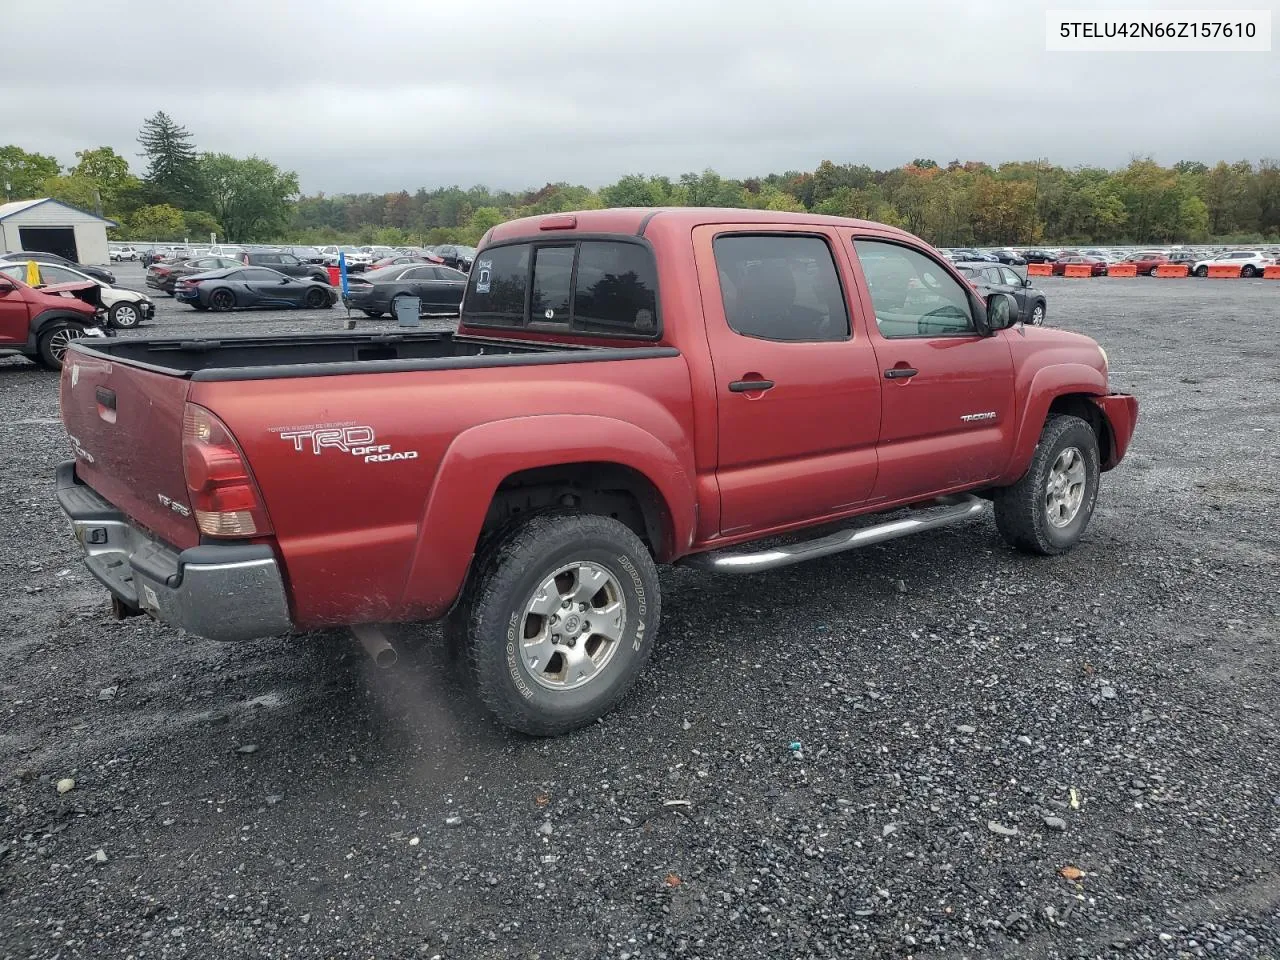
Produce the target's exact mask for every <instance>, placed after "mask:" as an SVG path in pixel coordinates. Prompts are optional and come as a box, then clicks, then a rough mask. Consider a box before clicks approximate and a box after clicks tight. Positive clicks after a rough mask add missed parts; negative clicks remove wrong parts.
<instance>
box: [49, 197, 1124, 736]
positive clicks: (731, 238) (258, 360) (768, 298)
mask: <svg viewBox="0 0 1280 960" xmlns="http://www.w3.org/2000/svg"><path fill="white" fill-rule="evenodd" d="M1016 316H1017V310H1016V305H1015V304H1014V303H1013V302H1012V300H1011V298H1010V297H1008V296H1007V295H1006V294H1001V293H992V294H991V295H990V296H989V297H988V298H987V299H986V300H985V301H984V300H983V298H982V297H981V296H980V295H979V294H978V293H977V292H976V291H975V290H974V289H973V288H972V287H970V286H969V285H968V284H967V283H966V282H965V281H964V279H963V278H961V277H960V275H959V274H958V273H957V272H956V270H955V269H954V268H953V267H952V266H951V265H950V264H948V263H947V262H946V261H945V260H944V259H943V258H942V257H941V256H940V255H939V254H938V253H937V251H935V250H934V249H932V248H931V247H929V246H928V245H927V244H925V243H924V242H922V241H921V240H919V239H917V238H916V237H914V236H911V235H910V234H907V233H905V232H903V231H901V230H898V229H895V228H892V227H888V226H883V225H880V224H876V223H868V222H862V221H855V220H846V219H841V218H835V217H824V216H818V215H808V214H792V213H775V212H768V211H759V210H714V209H656V210H652V209H651V210H634V209H633V210H592V211H584V212H579V213H573V214H554V215H547V216H541V217H533V218H528V219H522V220H515V221H512V222H509V223H505V224H502V225H501V226H498V227H495V228H493V229H492V230H490V231H489V232H488V234H486V236H485V237H484V238H483V240H482V242H481V246H480V249H479V251H478V252H477V253H476V256H475V263H474V265H473V267H472V270H471V274H470V277H469V278H468V284H467V290H466V293H465V297H464V300H463V304H462V310H461V317H460V322H459V325H458V328H457V330H456V331H454V332H446V333H440V332H404V333H398V332H392V333H377V334H370V333H364V334H354V333H353V334H343V333H336V334H326V335H306V336H298V337H287V338H286V337H281V338H272V337H250V338H236V339H209V340H159V339H157V340H135V339H129V340H114V341H99V342H94V343H88V342H86V341H79V342H77V343H74V344H73V345H72V346H71V348H70V352H69V355H68V362H67V363H66V365H65V367H64V369H63V374H62V381H61V401H62V414H63V419H64V421H65V424H66V428H67V432H68V433H69V434H70V435H71V437H72V440H71V447H72V450H73V452H74V454H75V459H74V460H73V461H69V462H67V463H65V464H63V465H62V466H61V467H60V468H59V471H58V476H57V497H58V500H59V502H60V504H61V507H62V509H63V510H64V511H65V513H66V514H67V516H68V517H69V518H70V521H71V524H72V529H73V531H74V535H75V536H76V538H77V539H78V540H79V542H80V544H81V545H82V547H83V550H84V552H85V555H86V562H87V563H88V567H89V569H90V571H92V573H93V574H94V576H95V577H97V579H98V580H100V581H101V582H102V583H103V585H105V586H106V588H107V589H108V590H109V591H110V594H111V596H112V598H113V604H114V607H115V612H116V614H117V615H120V616H124V615H129V614H134V613H139V612H143V613H147V614H150V615H151V616H153V617H157V618H159V619H161V620H163V621H166V622H168V623H171V624H174V625H176V626H179V627H182V628H184V629H186V630H188V631H190V632H191V633H194V634H197V635H200V636H203V637H208V638H211V639H215V640H224V641H239V640H249V639H252V638H255V637H265V636H271V635H277V634H281V633H285V632H287V631H290V630H306V629H311V628H321V627H335V626H350V627H351V628H352V630H353V632H354V633H355V634H356V636H357V637H359V638H360V640H361V641H362V642H363V643H364V645H365V647H366V648H367V649H368V650H369V651H370V653H371V654H373V655H374V656H375V659H376V660H377V661H378V662H379V663H385V662H389V661H392V660H394V659H395V654H394V648H393V647H391V646H390V644H389V641H388V640H387V638H386V636H385V634H384V633H383V632H382V628H381V625H383V624H387V623H394V622H405V621H424V620H443V621H444V622H445V629H444V631H443V636H444V637H445V638H446V640H447V642H449V643H451V644H456V645H458V647H459V648H461V650H462V651H463V652H464V653H465V656H466V657H467V658H468V660H469V663H470V667H471V671H470V672H471V676H472V677H473V679H474V683H475V685H476V688H477V691H478V694H479V696H480V698H481V700H482V701H483V702H484V704H485V705H486V706H487V707H488V708H489V710H490V711H492V713H493V714H494V715H495V716H496V717H497V718H498V719H499V720H501V721H502V722H503V723H505V724H507V725H509V726H510V727H513V728H515V729H517V730H521V731H525V732H527V733H531V734H540V735H547V734H557V733H562V732H564V731H567V730H571V729H573V728H575V727H579V726H582V725H583V724H586V723H589V722H591V721H593V720H595V719H596V718H598V717H600V716H601V715H603V714H604V713H605V712H606V711H608V710H609V709H610V708H612V707H613V706H614V705H615V704H616V703H617V702H618V700H619V698H621V697H622V696H623V694H624V693H625V692H626V691H627V689H628V687H630V686H631V684H632V682H633V681H634V680H635V678H636V676H637V674H638V673H639V672H640V670H641V668H642V667H643V666H644V664H645V661H646V660H647V659H648V657H649V654H650V652H651V651H652V649H653V646H654V643H655V639H656V637H657V635H658V627H659V622H660V612H661V606H662V598H661V589H660V585H659V580H658V569H657V567H658V564H671V563H683V564H687V565H690V566H693V567H697V568H699V569H701V570H704V571H708V572H709V573H715V574H726V575H744V574H747V575H750V574H759V573H764V572H766V571H769V570H773V569H775V568H779V567H783V566H786V565H788V564H793V563H798V562H801V561H804V560H809V559H813V558H818V557H826V556H830V555H833V554H836V553H840V552H841V551H845V550H851V549H856V548H858V547H862V546H864V545H867V544H873V543H879V542H882V541H886V540H889V539H891V538H895V537H902V536H907V535H912V534H919V533H924V532H926V531H929V530H933V529H936V528H938V527H941V526H944V525H947V524H954V523H958V522H962V521H964V520H966V519H968V518H972V517H976V516H978V515H979V514H981V513H982V512H983V511H984V510H985V509H986V508H987V506H988V504H989V503H990V504H994V510H995V522H996V527H997V529H998V530H999V532H1000V533H1001V535H1002V536H1003V537H1004V539H1005V540H1007V541H1008V542H1009V543H1010V544H1012V545H1013V546H1014V547H1016V548H1017V549H1020V550H1024V551H1028V552H1031V553H1036V554H1059V553H1062V552H1064V551H1066V550H1068V549H1070V548H1071V547H1072V546H1074V545H1075V544H1076V543H1077V542H1078V541H1079V540H1080V538H1081V536H1082V535H1083V534H1084V532H1085V530H1086V528H1087V527H1088V525H1089V521H1090V518H1091V516H1092V515H1093V511H1094V504H1095V502H1096V499H1097V496H1098V490H1099V478H1100V475H1101V474H1102V473H1103V472H1105V471H1107V470H1110V469H1111V468H1113V467H1115V466H1116V464H1117V463H1119V462H1120V460H1121V458H1122V457H1123V456H1124V454H1125V451H1126V449H1127V447H1128V445H1129V441H1130V437H1131V436H1132V433H1133V430H1134V423H1135V420H1136V418H1137V402H1136V400H1135V399H1134V398H1133V397H1131V396H1128V395H1124V394H1117V393H1113V392H1112V391H1111V390H1110V389H1109V387H1108V384H1107V356H1106V354H1105V353H1104V352H1103V350H1102V349H1101V348H1100V347H1099V346H1098V345H1097V344H1096V343H1095V342H1094V341H1093V340H1090V339H1089V338H1087V337H1084V336H1080V335H1077V334H1073V333H1067V332H1064V331H1060V330H1053V329H1047V328H1044V327H1035V326H1024V325H1022V324H1019V323H1017V322H1016ZM976 529H980V528H975V530H976Z"/></svg>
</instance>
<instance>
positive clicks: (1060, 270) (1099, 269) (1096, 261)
mask: <svg viewBox="0 0 1280 960" xmlns="http://www.w3.org/2000/svg"><path fill="white" fill-rule="evenodd" d="M1081 263H1087V264H1088V265H1089V266H1090V267H1092V268H1093V269H1092V271H1091V272H1090V274H1089V275H1090V276H1092V277H1105V276H1106V275H1107V261H1105V260H1103V259H1102V258H1100V257H1083V256H1079V257H1062V258H1060V259H1058V260H1055V261H1053V275H1054V276H1055V277H1061V276H1063V275H1064V274H1065V273H1066V271H1067V265H1068V264H1081Z"/></svg>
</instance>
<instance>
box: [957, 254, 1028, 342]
mask: <svg viewBox="0 0 1280 960" xmlns="http://www.w3.org/2000/svg"><path fill="white" fill-rule="evenodd" d="M956 270H957V271H959V273H960V275H961V276H962V277H967V278H969V279H971V280H972V281H973V283H974V286H975V288H976V289H977V290H978V292H979V293H981V294H982V295H983V296H987V295H989V294H991V293H1006V294H1008V295H1009V296H1011V297H1013V299H1014V300H1016V301H1017V303H1018V319H1019V320H1020V321H1022V322H1023V323H1029V324H1031V325H1032V326H1036V327H1039V326H1042V325H1043V324H1044V318H1045V314H1046V312H1047V310H1048V298H1047V297H1046V296H1045V292H1044V291H1043V290H1041V289H1040V288H1039V287H1036V286H1034V285H1033V284H1032V282H1031V279H1030V278H1029V277H1024V276H1022V275H1021V274H1019V273H1018V272H1017V271H1015V270H1014V269H1012V268H1011V267H1006V266H1005V265H1004V264H993V263H985V262H982V263H957V264H956Z"/></svg>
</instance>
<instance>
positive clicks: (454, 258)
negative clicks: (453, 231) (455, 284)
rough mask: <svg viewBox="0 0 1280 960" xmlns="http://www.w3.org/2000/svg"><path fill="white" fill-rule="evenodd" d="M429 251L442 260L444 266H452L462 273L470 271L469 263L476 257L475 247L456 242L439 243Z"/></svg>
mask: <svg viewBox="0 0 1280 960" xmlns="http://www.w3.org/2000/svg"><path fill="white" fill-rule="evenodd" d="M431 252H432V253H434V254H435V255H436V256H437V257H439V258H440V259H441V260H443V261H444V264H445V266H446V267H453V269H455V270H461V271H462V272H463V273H468V272H470V270H471V264H472V262H473V261H474V260H475V257H476V248H475V247H467V246H463V245H461V244H457V243H445V244H441V245H440V246H438V247H436V248H435V249H434V250H433V251H431Z"/></svg>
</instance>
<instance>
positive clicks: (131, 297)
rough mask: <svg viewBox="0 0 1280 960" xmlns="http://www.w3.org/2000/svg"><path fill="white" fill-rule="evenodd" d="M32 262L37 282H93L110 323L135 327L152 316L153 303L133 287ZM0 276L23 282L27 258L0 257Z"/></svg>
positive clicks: (154, 308) (126, 327)
mask: <svg viewBox="0 0 1280 960" xmlns="http://www.w3.org/2000/svg"><path fill="white" fill-rule="evenodd" d="M36 266H37V267H39V268H40V285H41V286H50V287H51V286H53V285H54V284H57V283H83V282H85V281H86V280H87V281H88V282H89V283H96V284H97V285H98V287H99V289H100V291H101V293H100V296H101V297H102V306H103V307H104V308H105V309H106V311H107V320H108V322H109V323H110V324H111V326H113V327H121V328H123V329H128V328H129V327H136V326H137V325H138V324H140V323H142V322H143V321H144V320H150V319H151V318H152V317H154V316H155V313H156V305H155V303H154V301H152V299H151V298H150V297H148V296H147V295H146V294H145V293H139V292H138V291H137V290H126V289H125V288H124V287H113V286H110V285H109V284H106V283H103V282H102V281H101V280H98V279H95V278H94V277H91V276H89V275H88V274H87V273H81V272H80V271H79V270H72V269H71V268H70V267H64V266H61V265H59V264H56V263H41V262H40V261H39V260H36ZM0 276H6V277H14V278H16V279H18V280H21V281H23V282H24V283H25V282H26V279H27V261H25V260H22V261H15V262H12V263H11V262H9V261H0Z"/></svg>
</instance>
